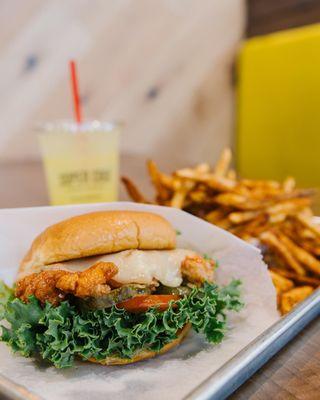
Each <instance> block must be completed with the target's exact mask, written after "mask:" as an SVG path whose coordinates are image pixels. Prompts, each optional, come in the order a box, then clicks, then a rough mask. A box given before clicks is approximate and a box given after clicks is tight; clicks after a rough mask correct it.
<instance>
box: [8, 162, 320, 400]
mask: <svg viewBox="0 0 320 400" xmlns="http://www.w3.org/2000/svg"><path fill="white" fill-rule="evenodd" d="M121 165H122V173H124V174H128V173H129V172H130V176H131V177H132V178H134V179H135V180H136V181H137V182H139V184H140V185H141V187H142V188H143V189H145V191H147V188H148V187H149V186H150V185H148V180H147V179H146V173H145V171H144V169H143V167H144V163H143V162H142V160H140V159H136V158H129V157H125V158H124V159H123V160H122V163H121ZM120 198H121V199H122V200H126V199H127V197H126V195H125V193H124V191H121V193H120ZM47 204H48V198H47V194H46V188H45V181H44V175H43V171H42V168H41V164H40V163H39V162H25V163H9V164H0V207H1V208H5V207H26V206H39V205H47ZM0 223H1V222H0ZM231 399H232V400H236V399H240V400H247V399H250V400H287V399H288V400H291V399H299V400H318V399H320V318H318V319H317V320H315V321H313V322H312V323H311V324H309V325H308V326H307V327H306V328H305V329H304V330H303V331H302V332H301V333H300V334H299V335H298V336H297V337H296V338H295V339H293V340H292V341H291V342H290V343H289V344H288V345H287V346H286V347H285V348H284V349H283V350H282V351H280V353H278V354H277V355H275V356H274V357H273V358H272V359H271V360H270V361H269V362H268V363H267V364H266V365H265V366H264V367H263V368H261V369H260V371H258V372H257V373H256V374H255V375H253V376H252V377H251V378H250V379H249V380H248V381H247V382H246V383H245V384H244V385H243V386H242V387H241V388H239V389H238V390H237V391H236V392H235V393H234V394H233V395H232V396H231Z"/></svg>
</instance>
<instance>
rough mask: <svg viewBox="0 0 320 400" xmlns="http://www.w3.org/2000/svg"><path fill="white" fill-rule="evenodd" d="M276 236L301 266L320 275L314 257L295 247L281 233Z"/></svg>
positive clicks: (319, 262) (318, 262)
mask: <svg viewBox="0 0 320 400" xmlns="http://www.w3.org/2000/svg"><path fill="white" fill-rule="evenodd" d="M277 236H278V238H279V239H280V240H281V242H282V243H283V244H284V245H285V246H287V249H288V250H289V251H290V252H291V253H292V254H293V256H294V257H295V258H296V259H297V260H298V261H299V262H300V263H301V264H303V265H304V266H305V267H306V268H308V269H309V270H310V271H311V272H314V273H315V274H317V275H320V261H318V260H317V259H316V258H315V257H313V256H312V255H311V254H310V253H308V252H307V251H306V250H304V249H303V248H302V247H299V246H297V245H296V244H295V243H294V242H293V241H292V240H291V239H289V238H288V237H287V236H286V235H284V234H283V233H282V232H278V234H277Z"/></svg>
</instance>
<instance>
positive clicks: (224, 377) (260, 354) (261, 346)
mask: <svg viewBox="0 0 320 400" xmlns="http://www.w3.org/2000/svg"><path fill="white" fill-rule="evenodd" d="M124 203H125V202H124ZM75 206H76V205H69V206H67V207H75ZM80 206H81V205H80ZM49 207H50V208H51V207H52V206H42V207H20V208H3V209H0V211H1V212H8V213H10V212H12V211H13V210H14V211H20V210H23V209H25V208H29V209H30V208H49ZM55 207H66V206H55ZM313 219H314V222H316V223H317V224H320V216H319V217H318V216H315V217H313ZM319 315H320V288H318V289H317V290H315V291H314V292H313V293H312V294H311V295H310V296H308V297H307V298H306V299H305V300H304V301H303V302H301V303H300V304H299V305H298V306H297V307H295V308H294V309H293V310H292V311H291V312H289V313H288V314H287V315H285V316H283V317H281V318H280V319H279V320H278V321H277V322H275V323H274V324H273V325H272V326H271V327H269V328H268V329H267V330H265V331H264V332H262V333H261V334H260V335H259V336H257V337H256V339H254V340H253V341H252V342H250V343H249V344H248V345H247V346H246V347H245V348H243V349H242V350H241V351H240V352H238V353H237V354H236V355H235V356H234V357H232V358H231V359H230V360H229V361H227V362H226V363H225V364H224V365H223V366H222V367H220V368H219V369H218V370H217V371H215V372H214V373H213V374H212V375H210V376H209V377H208V378H206V379H205V380H204V381H203V382H202V383H200V384H199V385H197V386H196V387H195V388H194V389H193V390H192V391H191V392H190V393H189V394H188V395H187V396H185V397H184V400H223V399H225V398H226V397H228V396H229V395H230V394H232V393H233V392H234V391H235V390H236V389H237V388H238V387H240V386H241V385H242V384H243V383H244V382H245V381H246V380H248V379H249V378H250V377H251V376H252V375H253V374H254V373H255V372H256V371H257V370H258V369H259V368H260V367H262V366H263V365H264V364H265V363H266V362H267V361H268V360H269V359H270V358H271V357H272V356H273V355H275V354H276V353H277V352H278V351H279V350H280V349H281V348H282V347H284V346H285V345H286V344H287V343H288V342H289V341H290V340H292V339H293V338H294V337H295V336H296V335H297V334H298V333H299V332H300V331H301V330H302V329H303V328H304V327H305V326H306V325H307V324H308V323H310V322H311V321H312V320H313V319H315V318H316V317H317V316H319ZM290 328H292V330H291V331H289V329H290ZM250 364H251V365H250ZM0 395H2V396H4V399H5V400H6V399H9V400H22V399H27V400H44V398H43V397H40V396H39V395H36V394H35V393H33V392H32V391H30V390H29V389H28V388H26V387H25V386H22V385H19V384H18V383H16V382H14V381H12V380H11V379H9V378H7V377H5V376H3V375H2V374H0Z"/></svg>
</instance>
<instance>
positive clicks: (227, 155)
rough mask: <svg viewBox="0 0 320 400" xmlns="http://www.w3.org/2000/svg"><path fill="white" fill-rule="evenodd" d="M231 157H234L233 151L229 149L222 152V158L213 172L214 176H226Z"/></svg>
mask: <svg viewBox="0 0 320 400" xmlns="http://www.w3.org/2000/svg"><path fill="white" fill-rule="evenodd" d="M231 157H232V154H231V149H230V148H229V147H227V148H225V149H224V150H223V151H222V153H221V156H220V158H219V160H218V162H217V163H216V165H215V167H214V170H213V173H214V175H216V176H225V175H226V173H227V171H228V168H229V165H230V162H231Z"/></svg>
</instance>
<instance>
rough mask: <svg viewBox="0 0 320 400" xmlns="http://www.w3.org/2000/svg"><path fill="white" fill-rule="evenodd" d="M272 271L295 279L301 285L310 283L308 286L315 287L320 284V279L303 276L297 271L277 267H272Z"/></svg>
mask: <svg viewBox="0 0 320 400" xmlns="http://www.w3.org/2000/svg"><path fill="white" fill-rule="evenodd" d="M270 271H272V272H275V273H276V274H278V275H281V276H283V277H285V278H288V279H291V280H292V281H294V282H295V283H296V284H299V285H300V284H301V285H308V286H313V287H315V288H316V287H318V286H320V279H318V278H314V277H312V276H301V275H299V274H297V273H295V272H292V271H288V270H286V269H281V268H275V267H272V268H270Z"/></svg>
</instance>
